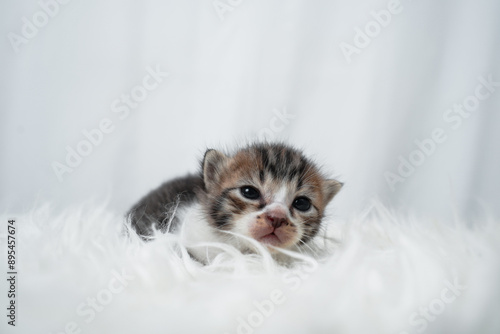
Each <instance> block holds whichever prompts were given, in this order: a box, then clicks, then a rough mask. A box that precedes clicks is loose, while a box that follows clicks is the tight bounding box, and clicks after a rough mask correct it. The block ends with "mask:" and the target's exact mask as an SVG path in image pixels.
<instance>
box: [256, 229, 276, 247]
mask: <svg viewBox="0 0 500 334" xmlns="http://www.w3.org/2000/svg"><path fill="white" fill-rule="evenodd" d="M259 241H260V242H262V243H264V244H269V245H271V246H279V245H280V244H281V240H280V238H279V237H278V236H277V235H276V234H274V232H271V233H269V234H267V235H265V236H263V237H261V238H260V239H259Z"/></svg>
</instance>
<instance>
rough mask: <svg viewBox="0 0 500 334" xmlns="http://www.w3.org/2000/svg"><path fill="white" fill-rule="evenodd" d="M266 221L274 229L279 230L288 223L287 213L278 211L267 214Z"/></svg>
mask: <svg viewBox="0 0 500 334" xmlns="http://www.w3.org/2000/svg"><path fill="white" fill-rule="evenodd" d="M266 221H267V223H268V224H269V225H271V226H272V227H274V228H278V227H280V226H281V225H283V224H287V223H288V220H287V216H286V212H285V211H283V210H277V209H275V210H272V211H269V212H267V213H266Z"/></svg>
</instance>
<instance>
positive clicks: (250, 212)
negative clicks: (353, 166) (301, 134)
mask: <svg viewBox="0 0 500 334" xmlns="http://www.w3.org/2000/svg"><path fill="white" fill-rule="evenodd" d="M202 173H203V181H204V184H205V190H206V192H205V194H204V196H203V199H202V203H203V206H204V208H205V210H206V213H207V219H208V220H209V221H210V223H211V224H212V225H213V226H214V227H216V228H217V229H219V230H225V231H231V232H234V233H238V234H242V235H245V236H248V237H251V238H254V239H256V240H258V241H260V242H261V243H263V244H265V245H271V246H275V247H281V248H290V247H293V246H295V245H300V244H303V243H306V242H307V241H309V240H310V239H311V238H312V237H314V236H315V235H316V234H317V232H318V230H319V228H320V223H321V219H322V217H323V213H324V210H325V207H326V205H327V204H328V202H330V200H331V199H332V198H333V197H334V196H335V195H336V194H337V192H338V191H339V190H340V189H341V188H342V183H340V182H338V181H336V180H333V179H326V178H324V177H323V176H322V174H321V173H320V171H319V169H318V168H317V167H316V166H315V165H314V164H313V163H312V162H311V161H310V160H308V159H307V158H305V157H304V156H303V155H302V153H301V152H299V151H298V150H295V149H293V148H290V147H288V146H285V145H283V144H255V145H251V146H249V147H247V148H244V149H242V150H240V151H238V152H237V153H236V154H235V155H234V156H226V155H225V154H223V153H221V152H219V151H216V150H208V151H207V152H206V153H205V157H204V159H203V164H202ZM270 249H271V250H272V248H270Z"/></svg>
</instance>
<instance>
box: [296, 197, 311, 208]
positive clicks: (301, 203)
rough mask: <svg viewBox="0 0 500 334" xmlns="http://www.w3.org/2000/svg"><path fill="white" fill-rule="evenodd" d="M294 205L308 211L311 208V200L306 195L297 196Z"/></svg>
mask: <svg viewBox="0 0 500 334" xmlns="http://www.w3.org/2000/svg"><path fill="white" fill-rule="evenodd" d="M292 206H293V207H294V208H295V209H297V210H299V211H307V210H309V209H310V208H311V201H310V200H309V199H308V198H306V197H297V198H296V199H295V200H294V201H293V203H292Z"/></svg>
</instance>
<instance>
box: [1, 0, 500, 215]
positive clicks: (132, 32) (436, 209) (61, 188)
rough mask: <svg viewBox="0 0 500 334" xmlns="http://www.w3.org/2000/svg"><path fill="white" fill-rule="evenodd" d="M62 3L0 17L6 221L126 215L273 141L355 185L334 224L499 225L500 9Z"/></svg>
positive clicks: (260, 2)
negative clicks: (460, 221) (226, 150)
mask: <svg viewBox="0 0 500 334" xmlns="http://www.w3.org/2000/svg"><path fill="white" fill-rule="evenodd" d="M66 2H67V3H64V1H62V0H61V1H60V2H56V1H55V0H41V2H37V1H35V0H24V1H16V2H14V1H6V0H3V1H1V2H0V16H1V22H2V23H1V27H2V31H1V34H2V36H4V38H2V41H1V55H0V60H1V62H0V63H1V65H0V66H1V79H0V84H1V90H0V94H1V99H0V103H1V105H0V107H1V116H0V117H1V118H0V136H1V141H0V145H1V147H0V161H1V164H0V209H1V210H2V211H6V212H11V213H18V212H23V211H27V210H29V209H31V208H32V207H33V206H34V205H36V204H38V203H44V202H47V201H49V202H51V203H53V204H54V205H55V206H56V207H58V208H60V209H63V208H65V207H67V206H69V205H72V204H79V203H81V202H82V201H85V200H88V199H97V200H98V201H104V200H105V201H108V202H109V205H110V207H111V208H112V209H113V210H116V211H125V210H126V209H127V208H128V207H129V206H130V205H131V204H133V202H134V201H136V200H137V199H138V198H139V197H140V196H142V195H143V194H144V193H146V192H147V191H148V190H149V189H151V188H153V187H156V186H157V185H159V184H160V182H162V181H164V180H166V179H169V178H171V177H174V176H179V175H182V174H185V173H187V172H194V171H196V170H197V167H198V159H199V158H200V157H201V156H202V154H203V152H204V150H205V149H206V148H207V147H217V148H221V147H234V146H236V145H238V144H241V143H244V142H245V140H248V139H253V138H257V137H259V136H262V135H263V134H264V133H268V134H269V133H272V136H273V137H275V138H277V139H283V140H286V141H288V142H290V143H292V144H294V145H297V146H298V147H301V148H303V149H304V150H305V152H306V153H307V154H308V155H310V156H312V157H314V158H315V159H317V160H318V161H319V162H320V163H321V164H323V165H324V166H325V169H326V170H327V171H329V172H330V173H331V175H333V176H336V177H338V178H339V179H341V180H342V181H344V182H345V183H346V186H345V188H344V190H343V191H342V193H341V194H340V195H339V196H338V198H337V200H336V201H335V205H334V209H335V215H336V216H338V217H348V216H350V215H351V214H353V213H354V212H357V211H359V209H361V208H363V207H364V206H365V205H366V203H367V201H369V200H370V199H371V198H379V199H381V200H382V201H383V202H384V203H388V204H390V205H391V206H393V207H395V208H396V209H403V210H410V211H412V212H416V213H417V214H419V215H423V216H432V217H450V216H451V214H452V212H453V211H452V210H453V209H452V208H455V209H456V210H457V212H458V213H459V214H461V215H463V216H465V217H469V218H470V217H475V216H476V215H477V213H478V212H481V211H482V210H483V209H481V205H483V204H485V205H486V207H488V208H489V210H492V211H493V212H495V214H496V215H500V196H498V189H500V177H499V176H498V171H500V153H499V143H500V134H499V133H498V131H496V130H497V129H498V127H499V125H500V115H499V106H500V87H498V86H495V84H491V83H490V84H487V85H486V86H485V85H484V84H482V83H481V82H483V81H485V80H486V81H488V80H492V81H494V82H499V81H500V68H499V65H500V63H499V59H500V40H499V37H498V32H499V31H500V21H499V20H498V17H499V15H500V2H498V1H495V0H476V1H457V0H454V1H452V0H442V1H432V0H419V1H410V0H401V1H399V2H398V1H395V0H391V1H386V0H383V1H382V0H380V1H379V0H377V1H368V0H356V1H353V0H350V1H347V0H345V1H306V0H301V1H299V0H288V1H277V0H266V1H264V0H253V1H241V0H220V1H211V0H203V1H141V2H139V1H125V0H120V1H117V0H113V1H105V2H103V1H79V0H72V1H67V0H66ZM389 15H390V16H389ZM154 71H156V72H157V74H156V75H155V76H151V75H150V74H149V73H150V72H154ZM158 72H159V73H158ZM167 72H168V75H166V74H164V73H167ZM148 75H150V77H148ZM155 78H156V80H155ZM481 78H482V79H481ZM481 85H482V86H481ZM478 87H479V88H478ZM127 96H132V97H130V100H129V101H128V104H129V105H128V106H127V102H126V100H125V99H127ZM461 104H465V107H466V108H467V109H466V108H465V107H462V111H458V110H459V109H458V108H460V105H461ZM454 105H455V106H456V109H455V111H454V110H453V109H451V110H450V108H453V107H454ZM127 110H129V111H130V112H129V113H128V114H126V112H127ZM468 110H471V111H470V112H469V111H468ZM278 114H279V115H281V118H280V117H279V116H277V115H278ZM283 114H285V115H286V116H283ZM100 124H101V125H102V128H103V129H104V130H106V131H107V132H108V133H104V134H102V138H101V135H99V134H97V132H95V131H93V130H92V129H96V128H98V127H99V125H100ZM84 131H89V132H90V133H93V135H94V137H93V141H94V144H91V143H90V141H88V140H87V139H86V137H85V135H84V133H83V132H84ZM433 134H434V137H435V139H436V140H437V141H438V142H437V143H435V144H431V143H430V142H429V140H430V139H429V138H432V137H433ZM86 140H87V142H85V141H86ZM416 141H419V142H420V143H424V145H426V146H424V148H423V149H419V146H418V144H416ZM89 145H90V146H89ZM68 147H69V148H68ZM68 149H69V150H78V149H79V150H80V152H83V153H85V154H87V156H84V157H82V158H81V161H78V159H77V158H75V157H73V158H72V159H73V160H71V159H70V163H71V164H72V165H73V167H71V166H67V167H61V166H62V165H68V163H67V162H66V161H65V160H66V158H67V154H68ZM422 151H426V152H427V153H425V152H422ZM401 159H404V160H405V161H409V162H408V164H412V165H414V166H409V165H408V164H407V163H404V165H405V166H404V167H402V166H400V165H401V164H402V163H401V161H402V160H401ZM55 162H57V163H59V164H57V163H56V164H55ZM54 164H55V165H57V166H58V168H59V173H60V175H59V176H60V177H59V178H58V176H57V173H56V172H55V171H54ZM61 168H66V169H61ZM398 168H399V169H401V170H400V172H398ZM70 169H71V170H72V171H71V172H69V170H70ZM388 173H393V174H388ZM388 175H391V177H392V180H393V182H395V183H393V184H392V185H393V187H392V188H391V185H390V182H388V181H387V177H388ZM395 177H398V178H397V179H395ZM61 180H62V181H61Z"/></svg>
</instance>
